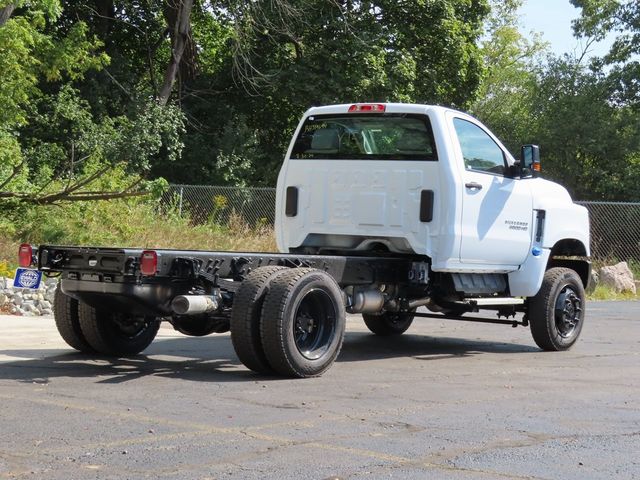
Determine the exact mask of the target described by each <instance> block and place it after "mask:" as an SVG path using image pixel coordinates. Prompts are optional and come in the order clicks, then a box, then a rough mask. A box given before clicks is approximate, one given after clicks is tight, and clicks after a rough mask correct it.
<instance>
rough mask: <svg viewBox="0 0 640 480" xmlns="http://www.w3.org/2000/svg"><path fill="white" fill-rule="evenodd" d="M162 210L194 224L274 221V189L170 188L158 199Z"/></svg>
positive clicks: (263, 222)
mask: <svg viewBox="0 0 640 480" xmlns="http://www.w3.org/2000/svg"><path fill="white" fill-rule="evenodd" d="M161 205H162V208H163V209H164V210H165V211H167V210H171V211H172V212H173V213H175V214H178V215H180V216H187V215H188V216H189V217H190V218H191V219H192V221H193V222H194V223H205V222H214V223H219V224H227V223H228V222H229V220H230V219H231V218H233V217H239V218H240V219H242V220H243V221H244V222H246V223H248V224H249V225H253V226H255V225H264V224H272V225H273V223H274V222H275V205H276V189H275V188H256V187H251V188H249V187H247V188H244V187H216V186H208V185H171V186H170V187H169V189H168V190H167V191H166V192H165V193H164V195H163V196H162V199H161Z"/></svg>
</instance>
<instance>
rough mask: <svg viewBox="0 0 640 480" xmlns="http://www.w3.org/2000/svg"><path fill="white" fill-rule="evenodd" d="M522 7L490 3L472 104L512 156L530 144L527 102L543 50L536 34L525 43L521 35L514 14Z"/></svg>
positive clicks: (518, 1) (515, 1)
mask: <svg viewBox="0 0 640 480" xmlns="http://www.w3.org/2000/svg"><path fill="white" fill-rule="evenodd" d="M523 3H524V0H508V1H497V0H494V1H492V3H491V15H490V17H489V18H488V20H487V22H486V32H485V39H484V40H483V41H482V43H481V52H482V55H483V58H484V64H485V75H484V77H483V79H482V83H481V86H480V89H479V93H478V97H477V99H476V101H475V102H474V103H473V104H472V106H471V111H472V112H473V113H474V114H475V115H477V116H478V117H479V118H480V119H481V120H482V121H483V122H485V123H486V124H487V125H489V126H490V127H491V129H492V130H493V131H494V132H495V133H496V134H497V135H498V136H499V137H500V138H501V139H502V140H503V141H504V142H505V144H506V146H507V147H508V148H509V150H510V151H511V152H513V153H514V154H516V155H517V152H518V149H519V147H520V145H522V144H524V143H531V142H534V140H535V139H534V138H533V136H532V134H533V133H534V132H533V129H532V128H531V127H532V104H531V102H532V99H533V95H534V89H535V87H536V81H537V76H538V74H539V72H540V71H541V70H542V68H543V63H544V60H543V55H544V54H546V53H547V49H548V47H547V44H546V43H544V42H542V41H541V40H540V37H539V36H538V35H535V34H534V36H533V40H528V39H527V38H526V37H525V36H524V35H523V34H522V33H521V32H520V25H519V18H518V10H519V9H520V8H521V7H522V5H523Z"/></svg>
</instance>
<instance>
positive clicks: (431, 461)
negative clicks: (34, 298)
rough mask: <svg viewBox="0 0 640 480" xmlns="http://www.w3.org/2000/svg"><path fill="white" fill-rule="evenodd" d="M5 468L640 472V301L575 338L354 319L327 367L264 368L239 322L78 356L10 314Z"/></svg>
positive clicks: (550, 475)
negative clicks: (254, 367)
mask: <svg viewBox="0 0 640 480" xmlns="http://www.w3.org/2000/svg"><path fill="white" fill-rule="evenodd" d="M0 328H1V330H0V332H1V333H0V431H1V432H2V435H0V478H37V479H65V480H69V479H91V478H100V479H144V478H152V479H165V478H176V479H178V478H179V479H265V478H277V479H299V480H302V479H304V480H307V479H308V480H316V479H317V480H323V479H336V478H339V479H353V478H367V479H379V478H380V479H381V478H415V479H421V480H423V479H431V478H433V479H443V478H445V479H495V478H501V479H556V478H563V479H580V480H584V479H607V480H608V479H611V478H617V479H630V478H640V405H639V394H640V356H639V352H640V348H639V347H640V302H621V303H612V302H601V303H590V304H589V305H588V313H587V322H586V323H585V327H584V330H583V332H582V338H581V339H580V341H579V342H578V344H577V345H576V346H575V347H574V349H573V350H571V351H569V352H562V353H542V352H540V351H539V350H538V349H537V348H535V346H534V344H533V340H532V339H531V336H530V333H529V330H528V329H525V328H522V327H519V328H517V329H512V328H510V327H508V326H507V327H505V326H496V325H484V324H471V323H466V322H455V321H439V320H427V319H417V320H416V322H415V323H414V326H413V327H412V328H411V329H410V330H409V332H407V334H405V335H403V336H402V337H398V338H392V339H389V338H379V337H375V336H373V335H371V334H369V333H368V331H367V330H366V328H365V326H364V324H363V323H362V321H361V320H360V317H356V316H353V317H351V318H350V319H349V322H348V333H347V336H346V340H345V344H344V348H343V351H342V354H341V355H340V357H339V359H338V362H337V363H336V364H335V365H334V366H333V368H332V369H331V370H329V371H328V372H327V373H326V374H325V375H324V376H323V377H321V378H316V379H307V380H283V379H278V378H265V377H260V376H257V375H255V374H252V373H250V372H249V371H247V370H246V369H245V368H244V367H243V366H242V365H241V364H240V363H239V361H238V360H237V358H236V356H235V354H234V352H233V349H232V347H231V342H230V339H229V336H228V334H225V335H218V336H211V337H205V338H189V337H184V336H182V335H180V334H178V333H176V332H173V330H171V329H169V328H164V327H163V328H162V329H161V330H160V334H159V336H158V338H157V340H156V341H155V342H154V343H153V344H152V345H151V347H150V348H149V349H148V350H147V351H146V352H145V355H141V356H138V357H136V358H133V359H116V360H113V359H105V358H100V359H94V358H90V357H87V356H83V355H80V354H75V353H72V351H71V350H70V349H69V348H67V347H66V345H65V344H64V343H63V341H62V340H61V339H60V338H59V337H58V335H57V332H56V331H55V326H54V324H53V319H52V318H50V317H41V318H26V317H24V318H23V317H8V316H0Z"/></svg>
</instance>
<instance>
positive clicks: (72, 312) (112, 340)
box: [54, 284, 160, 357]
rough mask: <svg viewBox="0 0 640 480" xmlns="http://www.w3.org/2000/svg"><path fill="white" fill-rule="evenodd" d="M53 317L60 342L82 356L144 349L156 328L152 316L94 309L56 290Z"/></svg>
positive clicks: (128, 352)
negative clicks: (82, 354)
mask: <svg viewBox="0 0 640 480" xmlns="http://www.w3.org/2000/svg"><path fill="white" fill-rule="evenodd" d="M54 318H55V322H56V327H57V329H58V332H59V333H60V336H61V337H62V339H63V340H64V341H65V342H66V343H67V344H68V345H69V346H70V347H72V348H74V349H76V350H78V351H80V352H83V353H98V354H102V355H108V356H115V357H123V356H129V355H136V354H138V353H140V352H142V351H143V350H144V349H146V348H147V347H148V346H149V345H150V344H151V342H152V341H153V339H154V338H155V336H156V334H157V333H158V328H159V327H160V322H159V321H158V319H157V318H156V317H152V316H132V315H125V314H122V313H116V312H111V311H109V310H106V309H98V308H94V307H92V306H90V305H87V304H86V303H82V302H78V300H76V299H75V298H72V297H70V296H68V295H66V294H65V293H63V292H62V290H61V289H60V284H58V287H57V288H56V292H55V299H54Z"/></svg>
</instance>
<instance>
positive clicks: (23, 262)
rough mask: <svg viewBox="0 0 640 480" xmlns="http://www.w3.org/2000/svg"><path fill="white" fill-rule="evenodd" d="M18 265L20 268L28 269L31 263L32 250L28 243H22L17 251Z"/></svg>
mask: <svg viewBox="0 0 640 480" xmlns="http://www.w3.org/2000/svg"><path fill="white" fill-rule="evenodd" d="M18 263H19V264H20V266H21V267H25V268H26V267H30V266H31V264H32V263H33V248H32V247H31V245H29V244H28V243H23V244H22V245H20V248H19V249H18Z"/></svg>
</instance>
